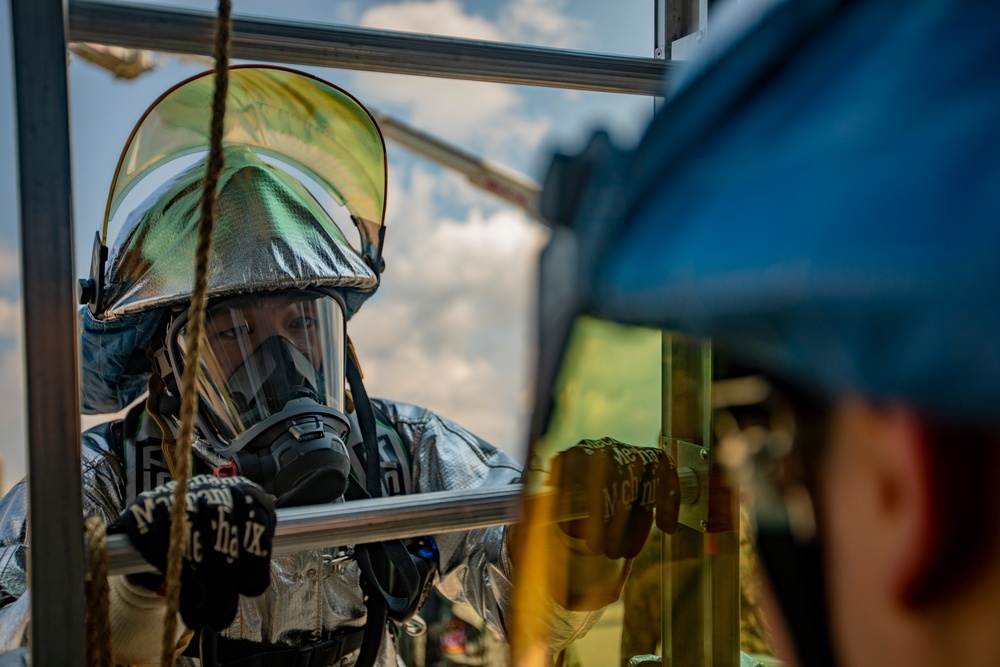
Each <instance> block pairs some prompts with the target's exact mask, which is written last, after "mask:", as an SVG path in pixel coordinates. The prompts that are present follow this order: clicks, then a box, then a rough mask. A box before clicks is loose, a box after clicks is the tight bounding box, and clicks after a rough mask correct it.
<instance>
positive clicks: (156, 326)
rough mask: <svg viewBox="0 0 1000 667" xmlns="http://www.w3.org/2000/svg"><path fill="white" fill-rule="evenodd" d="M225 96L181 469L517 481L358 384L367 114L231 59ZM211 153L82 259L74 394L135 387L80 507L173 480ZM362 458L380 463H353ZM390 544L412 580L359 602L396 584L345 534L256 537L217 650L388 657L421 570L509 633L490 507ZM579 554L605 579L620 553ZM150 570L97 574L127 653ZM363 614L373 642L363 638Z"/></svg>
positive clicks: (134, 177)
mask: <svg viewBox="0 0 1000 667" xmlns="http://www.w3.org/2000/svg"><path fill="white" fill-rule="evenodd" d="M211 83H212V77H211V75H202V76H201V77H195V78H194V79H192V80H189V81H188V82H185V83H183V84H181V85H179V86H177V87H176V88H175V89H173V90H172V91H168V93H167V94H165V95H164V96H163V97H161V99H160V100H159V101H158V102H157V103H156V104H155V105H154V106H153V107H151V109H150V110H149V111H147V113H146V115H145V116H144V117H143V120H142V121H140V124H139V125H138V126H137V128H136V130H135V131H134V132H133V136H132V139H131V140H130V143H129V145H128V146H127V147H126V149H125V152H124V153H123V156H122V160H121V162H120V166H119V170H118V173H117V174H116V177H115V181H114V184H113V186H112V196H111V198H110V201H111V204H110V209H111V211H110V212H109V217H110V216H111V215H112V214H113V212H114V209H115V208H116V207H117V206H118V205H119V204H120V203H121V201H122V200H123V199H124V197H125V196H126V195H127V193H128V191H130V190H131V188H132V186H134V185H135V183H137V182H138V180H139V179H141V178H143V177H145V176H146V175H147V174H148V173H152V172H153V171H154V170H156V169H157V168H158V167H160V166H162V165H164V164H166V163H167V162H170V161H172V160H173V159H174V158H176V157H178V156H183V155H185V154H190V153H192V152H194V151H197V150H199V149H203V147H204V142H205V137H204V130H203V129H202V128H207V127H208V123H207V118H206V116H205V114H206V113H207V111H206V109H207V105H205V104H204V101H205V100H206V99H207V94H209V93H210V90H211ZM229 95H230V102H229V111H228V118H227V123H228V124H229V125H228V126H227V135H226V139H225V164H224V167H223V169H222V172H221V174H220V175H219V182H218V189H217V192H218V195H217V196H218V199H217V206H216V211H217V214H216V227H215V231H214V235H213V239H214V242H213V247H212V253H211V264H210V266H211V269H210V272H209V275H208V297H209V302H208V308H207V311H206V331H205V338H204V339H203V344H202V348H203V353H202V355H201V358H200V360H199V362H198V363H200V366H201V380H200V383H199V403H198V409H197V420H196V421H197V427H196V438H195V442H194V444H193V448H194V453H195V456H194V467H193V472H192V474H193V475H195V477H194V480H195V482H197V483H203V484H209V483H211V480H213V479H214V480H219V479H226V478H235V479H239V480H244V481H245V480H250V482H246V483H247V484H250V483H251V482H252V483H253V484H254V485H256V486H255V487H254V488H260V489H262V490H263V491H264V492H266V494H267V496H268V497H271V498H274V502H275V504H276V505H277V506H278V507H284V506H296V505H304V504H312V503H328V502H336V501H339V500H340V499H341V498H344V497H346V498H347V499H348V500H351V499H353V498H357V497H364V496H366V495H374V496H383V497H385V496H395V495H399V494H409V493H421V492H428V491H446V490H462V489H476V488H480V487H491V486H502V485H507V484H510V483H512V482H515V481H517V480H518V479H519V477H520V466H519V465H517V464H516V463H515V462H514V461H512V460H511V459H510V458H509V457H507V456H506V455H505V454H503V453H502V452H500V451H498V450H497V449H495V448H494V447H492V446H491V445H489V444H488V443H486V442H484V441H482V440H481V439H479V438H477V437H476V436H475V435H473V434H472V433H470V432H468V431H466V430H465V429H463V428H462V427H460V426H458V425H456V424H454V423H452V422H451V421H449V420H447V419H445V418H443V417H441V416H439V415H436V414H434V413H432V412H430V411H428V410H425V409H423V408H419V407H416V406H413V405H407V404H403V403H398V402H393V401H389V400H383V399H371V400H369V399H368V398H367V396H366V395H365V394H364V391H363V389H362V388H361V385H360V369H359V368H357V360H356V357H355V356H354V354H353V348H352V346H351V345H350V343H349V339H348V338H347V335H346V322H347V320H349V319H350V317H351V316H352V315H353V314H354V313H355V312H357V310H358V308H360V306H361V305H362V303H363V302H364V301H365V300H366V299H367V298H368V297H369V296H371V294H373V293H374V292H375V290H376V288H377V287H378V284H379V280H380V273H381V269H382V266H383V263H382V241H383V239H384V227H383V226H382V220H383V214H384V201H385V181H386V178H385V151H384V145H383V143H382V138H381V135H380V133H379V131H378V128H377V126H376V125H375V122H374V120H373V119H372V118H371V116H370V114H369V113H368V112H367V111H366V110H365V109H364V108H363V107H362V106H361V105H360V104H359V103H357V101H356V100H354V99H353V98H352V97H351V96H350V95H348V94H346V93H345V92H343V91H341V90H339V89H337V88H335V87H334V86H331V85H330V84H327V83H325V82H322V81H320V80H318V79H315V78H314V77H311V76H309V75H305V74H300V73H297V72H292V71H290V70H286V69H279V68H268V67H256V66H255V67H237V68H233V70H232V71H231V73H230V92H229ZM264 155H266V156H268V157H273V158H277V162H279V163H280V164H274V163H272V162H273V161H272V162H265V161H264V160H263V159H262V156H264ZM285 165H291V166H293V167H295V168H296V169H297V170H298V171H299V172H304V173H305V174H306V175H308V176H310V177H311V178H312V180H313V181H315V182H317V183H318V184H319V187H320V189H322V190H323V191H325V192H326V194H328V195H329V196H330V197H331V198H332V199H333V201H334V202H335V203H336V204H340V205H342V206H344V208H345V209H346V210H347V211H348V212H349V214H350V219H351V220H352V221H353V223H354V224H355V226H356V227H357V230H358V232H359V236H360V242H359V243H356V244H352V243H351V242H349V241H348V240H347V236H346V235H345V233H344V231H342V229H341V227H339V226H338V225H337V223H336V222H335V221H334V218H333V217H331V215H330V214H329V213H328V211H327V210H326V208H325V207H324V206H323V205H321V204H320V203H319V202H318V200H317V198H316V197H314V195H313V194H312V193H311V192H310V191H309V190H307V189H306V187H305V186H304V185H303V183H302V182H301V181H300V180H299V178H298V177H296V176H293V175H292V173H291V171H290V170H288V169H287V168H286V167H285ZM205 170H206V161H205V160H197V161H195V162H194V163H193V164H192V165H190V166H188V167H186V168H183V169H182V170H181V171H180V173H179V174H177V175H175V176H174V177H173V178H172V179H171V180H169V181H168V182H166V183H165V184H164V185H162V186H161V187H160V189H159V190H157V191H156V192H154V193H153V194H152V195H151V196H149V197H148V198H147V199H146V201H145V202H144V203H142V204H141V205H139V206H138V207H137V208H135V209H134V210H133V212H132V213H131V214H130V215H129V216H128V218H127V220H126V221H125V223H124V226H123V228H122V231H121V232H120V234H119V236H118V240H117V242H116V243H115V245H114V248H113V250H112V252H111V256H110V258H109V259H108V264H107V269H106V270H105V271H97V272H95V273H96V275H95V276H94V277H95V278H96V279H97V280H98V281H102V280H103V284H102V285H101V286H100V287H101V292H102V297H103V298H101V299H100V302H99V303H94V302H93V301H92V302H91V303H90V304H89V305H88V306H85V307H84V308H82V309H81V311H80V331H81V358H82V364H83V368H82V373H81V376H82V404H83V410H84V412H91V413H109V412H115V411H118V410H122V409H124V408H125V407H127V406H129V405H132V407H131V408H130V409H129V410H128V412H127V413H126V414H125V417H124V419H122V420H117V421H112V422H109V423H107V424H104V425H101V426H98V427H96V428H93V429H91V430H88V431H86V432H85V433H84V435H83V476H84V491H85V511H86V512H87V513H88V514H97V515H99V516H101V517H103V518H104V520H105V521H106V522H107V523H108V524H111V525H115V524H118V523H120V522H121V517H123V516H125V517H127V516H128V510H129V508H130V506H131V504H133V503H135V502H136V498H137V497H139V498H143V497H148V496H143V495H142V494H144V493H145V494H150V493H156V492H157V490H158V489H162V488H163V485H164V484H165V483H167V482H169V481H170V480H171V456H172V455H173V451H174V450H173V438H174V436H175V434H176V431H177V427H178V424H179V414H180V391H179V389H178V387H179V385H180V374H181V372H182V370H183V369H184V367H185V365H186V364H187V363H194V360H191V359H188V358H187V352H188V350H189V349H190V343H191V341H189V340H188V330H187V312H186V310H187V305H188V302H189V301H190V298H191V293H192V289H193V287H192V286H193V277H192V268H191V267H192V266H193V256H194V248H195V245H196V242H195V241H196V237H197V229H198V210H199V207H198V205H197V204H198V199H199V196H200V190H201V188H200V184H201V182H202V180H203V178H204V176H205ZM358 343H359V346H363V341H358ZM352 373H353V375H352ZM345 376H346V379H347V380H348V382H349V383H350V391H347V390H346V389H345ZM144 393H145V394H147V397H146V399H145V400H139V399H140V396H142V395H143V394H144ZM366 414H367V417H366ZM366 422H367V426H366ZM366 432H368V436H366ZM373 452H374V455H372V453H373ZM374 458H377V461H376V462H375V464H374V465H372V459H374ZM371 470H376V471H378V473H379V474H380V476H381V479H378V480H370V479H368V475H367V474H366V472H370V471H371ZM198 480H202V481H198ZM206 480H207V481H206ZM195 482H193V483H195ZM25 504H26V493H25V486H24V483H21V484H19V485H18V486H16V487H15V488H14V489H13V490H12V491H11V492H10V493H9V494H8V495H7V497H6V498H4V499H3V501H2V504H0V538H2V542H0V545H2V546H0V605H2V608H0V642H2V643H0V647H2V648H3V649H4V650H8V649H15V648H17V647H19V646H23V645H24V644H25V642H26V633H27V622H28V619H29V613H28V611H29V604H30V591H28V590H27V578H26V571H25V564H26V556H25V548H26V544H25V541H26V516H27V515H26V507H25ZM143 527H144V528H145V526H143ZM130 536H131V535H130ZM403 546H404V547H405V549H406V551H405V553H406V556H407V557H408V558H410V559H411V560H412V563H413V564H414V568H411V569H415V570H416V571H417V574H418V581H417V590H416V594H414V590H413V586H412V585H411V587H410V590H409V599H408V600H407V602H408V605H407V606H406V608H405V609H403V610H400V609H395V608H393V609H390V610H389V611H388V612H386V614H385V615H384V616H383V617H382V618H378V619H376V620H375V621H373V620H372V611H371V608H370V607H368V606H366V604H371V602H370V599H371V598H374V597H377V593H376V592H375V591H376V588H377V587H376V586H374V583H379V584H380V585H382V586H383V587H385V588H386V589H387V590H389V591H390V592H395V591H394V589H393V588H392V586H393V585H395V584H394V582H393V581H392V580H389V579H386V580H385V581H381V582H372V581H368V582H367V585H366V586H365V587H364V588H363V584H364V583H365V582H364V580H365V579H366V576H367V575H366V574H365V572H366V571H365V569H364V567H363V563H359V561H363V560H365V559H360V558H359V557H358V550H359V547H357V545H350V544H342V545H333V544H332V545H330V546H329V547H326V548H321V549H315V550H311V551H304V552H300V553H293V554H279V555H273V556H271V557H270V575H269V580H270V581H269V585H267V587H266V590H264V592H263V594H261V595H258V596H249V595H241V596H239V599H238V604H236V603H235V602H234V603H233V608H232V609H231V610H225V613H223V614H222V616H221V617H224V618H226V619H228V617H229V614H230V613H231V615H232V622H231V623H228V624H227V625H225V627H222V628H220V629H218V632H217V633H216V636H215V640H214V641H215V642H216V647H215V649H214V651H215V652H217V656H218V663H219V664H222V665H249V664H263V663H266V664H269V665H283V664H289V665H293V664H294V665H317V666H318V665H341V664H342V665H352V664H361V663H363V662H365V661H366V660H367V661H368V662H369V663H372V664H377V665H397V664H401V661H400V659H399V658H398V654H397V650H396V643H395V633H396V628H398V627H399V626H401V625H402V624H404V623H405V621H406V617H407V616H408V615H411V614H413V613H414V612H415V611H416V610H417V608H418V607H419V604H420V602H421V598H422V596H423V595H426V593H427V590H428V589H429V587H430V585H432V584H433V585H434V586H435V587H436V588H437V590H438V591H439V592H440V593H441V594H443V595H444V596H445V597H447V598H449V599H450V600H453V601H455V602H458V603H462V604H465V605H468V606H469V607H471V609H473V610H474V611H475V613H476V614H477V615H478V616H479V617H480V618H481V619H482V620H483V622H484V624H485V626H486V627H487V628H489V629H490V630H491V631H493V632H495V633H497V634H499V635H502V634H503V632H504V629H505V625H506V620H507V618H508V615H509V600H510V592H511V564H510V563H511V561H510V553H509V547H508V543H507V529H506V528H503V527H494V528H483V529H474V530H469V531H465V532H455V533H447V534H441V535H428V536H425V537H423V538H421V539H418V540H407V541H404V542H403ZM580 558H582V559H585V560H586V559H590V560H591V561H593V564H594V567H593V572H594V573H595V576H598V577H600V576H604V577H607V579H608V581H609V582H610V584H609V585H611V586H612V587H615V588H617V589H618V590H620V587H621V579H622V570H623V565H622V563H621V562H619V561H615V560H612V559H607V558H604V557H602V556H590V555H581V556H580ZM389 560H390V562H392V563H393V565H394V566H396V565H400V564H399V563H397V562H396V561H394V560H392V559H391V557H390V558H389ZM396 569H397V570H398V569H400V568H398V567H397V568H396ZM404 569H405V568H404ZM223 575H225V573H223ZM145 577H146V578H143V577H142V576H131V575H130V576H113V577H111V620H112V627H113V634H114V650H115V656H116V660H117V661H118V662H120V663H123V664H144V663H150V662H155V661H157V660H158V657H159V650H160V649H159V643H160V632H161V630H160V629H161V627H162V621H163V616H164V614H165V604H164V599H163V597H161V596H160V595H159V594H158V591H157V584H158V583H159V580H158V579H155V578H154V579H150V577H156V575H152V574H148V575H145ZM223 578H224V577H223ZM411 584H412V582H411ZM366 592H367V595H366V594H365V593H366ZM404 597H405V596H404ZM366 598H367V599H368V602H366ZM234 599H235V598H234ZM211 603H212V600H209V601H207V602H206V603H205V604H211ZM183 605H184V601H183V599H182V614H183V613H184V611H185V610H184V606H183ZM599 613H600V611H599V610H582V611H571V610H568V609H563V610H562V611H561V612H560V617H559V618H558V619H557V620H556V622H558V623H559V625H560V628H562V632H561V634H562V635H563V636H564V637H565V640H566V641H567V642H568V641H569V640H570V638H571V637H573V636H574V635H578V634H579V633H581V632H584V631H585V630H586V629H587V628H588V627H589V625H590V624H592V623H593V622H594V621H595V620H596V618H597V616H598V615H599ZM183 618H184V620H185V622H187V621H188V619H189V618H190V617H189V616H184V617H183ZM215 618H219V617H215ZM373 626H374V630H372V629H371V628H372V627H373ZM366 628H368V631H367V636H368V641H369V642H370V641H371V640H370V638H371V636H373V632H374V633H375V634H374V636H375V637H376V640H375V641H376V642H377V651H376V652H375V653H373V654H372V655H373V656H374V657H372V655H369V656H368V657H367V658H363V657H360V656H363V654H364V652H365V649H364V647H363V644H364V643H365V641H366ZM196 630H199V629H198V628H192V627H189V625H187V624H186V623H182V624H180V628H179V633H180V634H179V636H178V638H177V650H178V652H179V653H181V652H182V653H183V655H182V656H181V658H180V661H181V662H182V664H184V663H186V664H200V663H199V661H200V660H201V658H200V657H199V650H200V649H202V648H203V646H200V642H203V641H204V638H205V636H207V635H209V634H210V633H208V632H207V631H199V632H195V631H196ZM559 649H560V646H553V651H554V652H555V651H558V650H559ZM369 653H371V652H369ZM262 661H263V662H262Z"/></svg>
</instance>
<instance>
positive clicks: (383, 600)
mask: <svg viewBox="0 0 1000 667" xmlns="http://www.w3.org/2000/svg"><path fill="white" fill-rule="evenodd" d="M348 350H349V353H348V354H347V355H346V356H347V381H348V383H350V385H351V394H352V396H353V399H354V407H355V410H356V411H357V414H358V426H359V427H360V428H361V438H362V440H363V441H364V445H365V460H364V469H365V486H364V487H362V486H361V484H360V483H358V482H357V480H355V479H353V478H352V479H351V483H350V485H349V486H348V489H347V494H346V497H347V498H348V499H349V500H356V499H358V498H380V497H381V496H382V474H381V472H382V471H381V457H380V455H379V451H378V440H377V437H376V431H375V411H374V410H373V409H372V404H371V400H370V399H369V398H368V393H367V392H366V391H365V387H364V385H363V384H362V382H361V369H360V367H359V364H358V360H357V357H356V356H355V354H354V346H353V345H351V344H350V339H348ZM354 555H355V558H356V559H357V561H358V566H359V567H360V569H361V574H362V579H361V585H362V588H363V589H364V592H365V610H366V611H367V613H368V619H367V621H366V622H365V632H364V638H363V639H362V643H361V652H360V653H359V655H358V660H357V662H356V663H355V665H356V666H357V667H371V666H372V665H374V664H375V660H376V658H377V657H378V650H379V647H380V646H381V644H382V638H383V636H384V634H385V628H386V623H388V619H389V617H390V615H391V616H392V617H393V618H397V619H402V618H405V616H406V615H412V613H413V612H415V611H416V607H417V606H418V605H419V603H420V596H421V594H422V593H423V591H422V588H423V586H422V582H421V576H420V572H419V571H418V570H417V566H416V564H415V563H414V562H413V557H412V556H411V555H410V552H409V551H408V550H407V549H406V546H405V545H404V544H403V541H402V540H398V539H396V540H386V541H384V542H375V543H372V544H359V545H357V546H356V547H355V551H354ZM390 565H391V568H392V569H390ZM393 569H394V570H395V575H396V580H397V581H398V582H399V584H401V586H402V589H403V595H402V596H395V595H393V594H392V593H391V592H390V590H391V589H392V585H391V582H392V570H393Z"/></svg>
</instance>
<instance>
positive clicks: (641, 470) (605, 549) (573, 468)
mask: <svg viewBox="0 0 1000 667" xmlns="http://www.w3.org/2000/svg"><path fill="white" fill-rule="evenodd" d="M549 483H550V484H551V485H553V486H555V487H556V488H557V490H558V492H559V493H560V494H564V495H566V496H567V497H569V498H572V499H573V500H572V501H571V504H572V505H573V506H576V507H579V506H580V504H581V503H582V504H583V509H584V513H585V514H586V516H585V517H584V518H582V519H577V520H574V521H569V522H565V523H562V524H560V527H561V528H562V529H563V530H564V531H565V532H566V533H567V534H568V535H570V536H571V537H574V538H577V539H583V540H585V542H586V545H587V549H588V550H590V551H591V552H592V553H594V554H604V555H606V556H608V557H609V558H621V557H625V558H634V557H635V556H636V555H637V554H638V553H639V551H641V550H642V547H643V545H644V544H645V543H646V537H647V536H648V535H649V531H650V528H652V525H653V517H654V510H657V512H658V513H662V514H664V516H663V517H659V516H657V525H658V526H659V527H660V528H661V529H664V530H665V531H666V532H673V529H674V528H676V521H677V519H676V514H677V512H676V508H677V502H678V501H679V500H680V498H679V493H678V488H677V472H676V468H675V466H674V463H673V462H672V461H671V460H670V457H669V456H668V455H667V454H666V452H663V451H661V450H659V449H654V448H649V447H634V446H631V445H627V444H625V443H622V442H619V441H617V440H614V439H613V438H601V439H600V440H581V441H580V442H579V444H577V445H576V446H574V447H570V448H569V449H567V450H565V451H563V452H560V453H559V454H558V455H557V456H556V457H555V458H554V459H553V461H552V470H551V475H550V480H549Z"/></svg>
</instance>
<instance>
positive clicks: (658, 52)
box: [81, 46, 664, 282]
mask: <svg viewBox="0 0 1000 667" xmlns="http://www.w3.org/2000/svg"><path fill="white" fill-rule="evenodd" d="M653 57H654V58H659V59H661V60H662V59H663V57H664V53H663V47H662V46H658V47H656V50H655V51H653ZM81 282H82V281H81Z"/></svg>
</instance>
